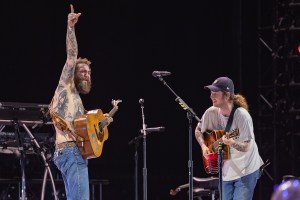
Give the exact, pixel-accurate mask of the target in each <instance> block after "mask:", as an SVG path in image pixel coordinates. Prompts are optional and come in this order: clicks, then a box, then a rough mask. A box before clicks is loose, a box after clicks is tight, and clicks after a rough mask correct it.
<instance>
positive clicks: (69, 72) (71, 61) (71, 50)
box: [60, 4, 81, 84]
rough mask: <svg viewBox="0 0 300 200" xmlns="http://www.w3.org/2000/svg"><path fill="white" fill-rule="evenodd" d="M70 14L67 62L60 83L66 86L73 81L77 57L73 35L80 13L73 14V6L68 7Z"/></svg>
mask: <svg viewBox="0 0 300 200" xmlns="http://www.w3.org/2000/svg"><path fill="white" fill-rule="evenodd" d="M70 7H71V12H70V13H69V15H68V27H67V35H66V50H67V61H66V64H65V66H64V68H63V71H62V74H61V77H60V83H61V84H68V83H70V82H72V81H73V77H74V71H75V64H76V59H77V55H78V46H77V40H76V35H75V24H76V23H77V21H78V18H79V16H80V15H81V13H74V8H73V5H72V4H71V5H70Z"/></svg>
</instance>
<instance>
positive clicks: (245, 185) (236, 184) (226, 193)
mask: <svg viewBox="0 0 300 200" xmlns="http://www.w3.org/2000/svg"><path fill="white" fill-rule="evenodd" d="M260 175H261V173H260V171H259V170H256V171H255V172H253V173H251V174H249V175H247V176H243V177H241V178H238V179H236V180H233V181H223V184H222V199H224V200H251V199H252V197H253V193H254V188H255V186H256V183H257V180H258V179H259V178H260Z"/></svg>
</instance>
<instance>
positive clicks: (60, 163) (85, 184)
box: [53, 146, 90, 200]
mask: <svg viewBox="0 0 300 200" xmlns="http://www.w3.org/2000/svg"><path fill="white" fill-rule="evenodd" d="M53 160H54V163H55V165H56V166H57V168H58V169H59V170H60V172H61V175H62V178H63V180H64V184H65V190H66V196H67V199H68V200H89V199H90V191H89V175H88V168H87V160H84V159H83V158H82V156H81V154H80V151H79V149H78V147H77V146H74V147H65V148H64V149H62V150H59V151H58V150H55V152H54V158H53Z"/></svg>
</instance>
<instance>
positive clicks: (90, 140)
mask: <svg viewBox="0 0 300 200" xmlns="http://www.w3.org/2000/svg"><path fill="white" fill-rule="evenodd" d="M104 118H105V117H104V116H103V112H102V110H101V109H97V110H91V111H89V112H88V113H87V114H84V115H81V116H78V117H76V118H75V120H74V128H75V134H77V135H79V136H80V137H82V138H83V141H82V142H81V141H77V142H76V143H77V146H78V148H79V150H80V152H81V155H82V157H83V158H85V159H90V158H97V157H99V156H100V155H101V153H102V149H103V145H104V142H105V141H106V140H107V139H108V129H107V126H106V124H103V123H102V120H103V119H104Z"/></svg>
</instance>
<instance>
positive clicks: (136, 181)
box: [128, 136, 141, 200]
mask: <svg viewBox="0 0 300 200" xmlns="http://www.w3.org/2000/svg"><path fill="white" fill-rule="evenodd" d="M140 138H141V137H140V136H138V137H135V138H133V139H132V140H131V141H130V142H128V145H131V144H133V143H134V144H135V145H134V146H135V153H134V189H135V190H134V191H135V200H138V196H139V193H138V159H139V156H138V147H139V144H140V143H139V140H140Z"/></svg>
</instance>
